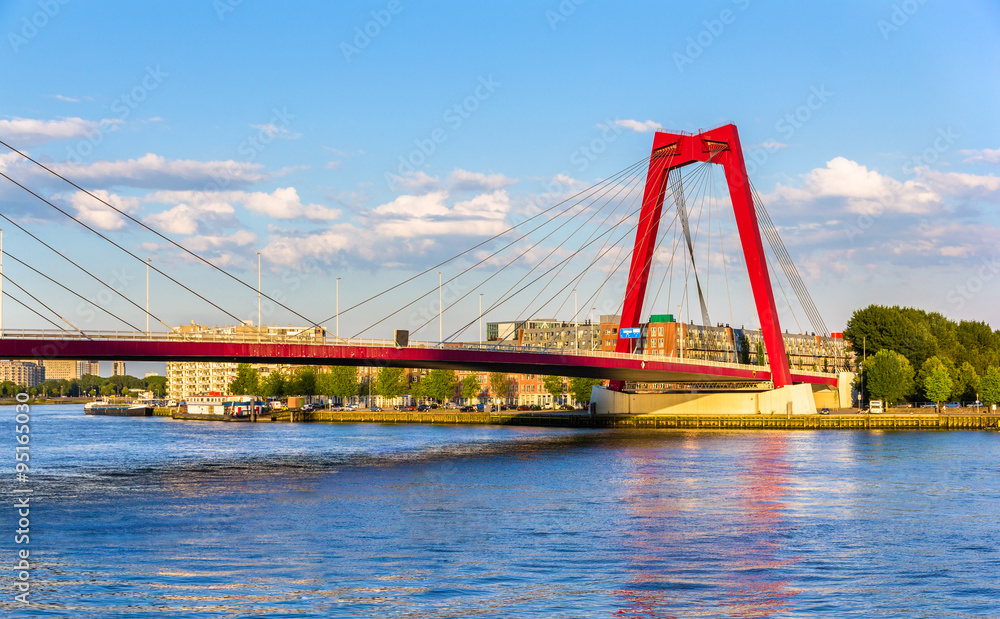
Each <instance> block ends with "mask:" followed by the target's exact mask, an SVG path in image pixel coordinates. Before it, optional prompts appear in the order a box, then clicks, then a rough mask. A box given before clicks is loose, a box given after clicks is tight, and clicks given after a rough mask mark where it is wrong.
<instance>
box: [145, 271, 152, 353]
mask: <svg viewBox="0 0 1000 619" xmlns="http://www.w3.org/2000/svg"><path fill="white" fill-rule="evenodd" d="M150 260H152V258H146V337H149V261H150Z"/></svg>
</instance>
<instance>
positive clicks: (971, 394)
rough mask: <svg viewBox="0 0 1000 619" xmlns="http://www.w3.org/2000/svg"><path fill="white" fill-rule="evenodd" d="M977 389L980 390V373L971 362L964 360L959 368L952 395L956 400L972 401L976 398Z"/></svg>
mask: <svg viewBox="0 0 1000 619" xmlns="http://www.w3.org/2000/svg"><path fill="white" fill-rule="evenodd" d="M977 391H979V375H978V374H976V369H975V368H974V367H972V364H971V363H969V362H968V361H963V362H962V365H961V366H959V368H958V373H957V375H956V377H955V384H954V386H953V387H952V390H951V396H952V398H953V399H955V400H960V401H965V402H971V401H973V400H975V399H976V392H977Z"/></svg>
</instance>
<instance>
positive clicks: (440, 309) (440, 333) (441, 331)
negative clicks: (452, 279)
mask: <svg viewBox="0 0 1000 619" xmlns="http://www.w3.org/2000/svg"><path fill="white" fill-rule="evenodd" d="M438 346H440V347H442V348H444V295H442V294H441V271H438Z"/></svg>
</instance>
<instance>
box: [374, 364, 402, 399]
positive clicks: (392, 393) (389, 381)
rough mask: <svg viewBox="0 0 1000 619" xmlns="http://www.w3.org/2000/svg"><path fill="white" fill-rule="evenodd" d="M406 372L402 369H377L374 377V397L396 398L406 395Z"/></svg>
mask: <svg viewBox="0 0 1000 619" xmlns="http://www.w3.org/2000/svg"><path fill="white" fill-rule="evenodd" d="M406 387H407V385H406V371H405V370H403V369H402V368H379V371H378V375H377V376H376V377H375V395H380V396H382V397H383V398H398V397H399V396H401V395H403V394H405V393H406Z"/></svg>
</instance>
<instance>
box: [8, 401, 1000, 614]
mask: <svg viewBox="0 0 1000 619" xmlns="http://www.w3.org/2000/svg"><path fill="white" fill-rule="evenodd" d="M14 415H15V411H14V408H13V407H3V408H2V409H0V418H2V420H3V422H2V423H0V436H2V444H3V445H4V451H5V452H6V454H7V455H5V456H3V462H4V466H3V467H2V473H0V474H2V479H0V485H2V487H3V488H4V492H5V496H7V497H11V498H10V500H9V501H7V502H5V507H4V509H3V510H0V530H2V529H6V530H5V531H2V534H0V539H2V542H0V552H2V553H3V562H4V565H5V567H8V568H12V567H13V566H14V565H15V563H16V561H17V558H16V553H17V552H18V550H23V549H26V548H27V549H29V550H30V560H29V563H30V568H29V569H28V570H25V571H26V572H27V573H26V574H23V573H22V572H21V571H19V570H17V569H6V570H4V571H3V574H2V575H0V579H2V582H3V591H4V594H3V599H2V600H0V615H3V616H16V617H249V616H261V617H379V618H382V617H407V618H422V617H471V616H475V617H637V618H638V617H643V618H658V617H844V616H857V617H871V616H879V617H973V616H974V617H982V616H1000V585H998V584H997V582H998V581H997V577H998V574H1000V569H998V568H1000V551H998V544H997V539H998V538H997V534H998V528H1000V527H998V524H997V522H998V518H1000V475H998V473H1000V433H996V432H992V433H988V432H877V431H871V432H865V431H800V432H765V431H724V432H713V431H667V430H664V431H641V432H637V431H625V430H585V429H539V428H516V427H478V426H454V427H450V426H419V425H414V426H392V425H362V424H357V425H354V424H351V425H333V424H329V425H328V424H270V423H260V424H235V423H213V422H196V421H190V422H182V421H173V420H170V419H164V418H141V419H140V418H115V417H90V416H86V415H84V414H83V410H82V407H80V406H48V407H46V406H37V407H32V408H31V410H30V411H29V416H30V421H29V425H30V437H31V440H30V443H29V445H30V457H31V460H30V466H31V470H30V472H29V473H27V474H26V477H25V479H24V481H18V480H17V478H16V474H15V471H14V465H13V463H14V459H15V446H16V439H15V437H16V436H17V435H16V429H15V419H14ZM22 420H23V418H22ZM28 490H30V493H28V492H27V491H28ZM15 491H20V492H15ZM23 496H30V501H29V502H30V516H29V517H28V518H29V520H30V534H29V535H30V543H29V544H27V545H25V544H16V543H15V536H16V529H17V528H18V526H19V523H18V520H19V516H18V515H17V507H15V505H14V502H15V499H16V498H18V497H23ZM21 524H24V522H22V523H21ZM25 576H26V577H27V582H28V583H29V584H30V592H29V594H28V598H27V599H29V600H30V601H31V602H32V603H31V604H30V605H24V604H22V603H21V602H19V601H17V600H16V599H15V597H14V596H15V595H16V594H17V588H16V585H17V584H18V578H20V577H25Z"/></svg>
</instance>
